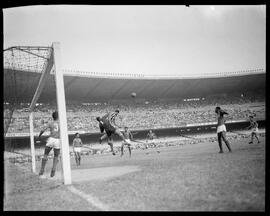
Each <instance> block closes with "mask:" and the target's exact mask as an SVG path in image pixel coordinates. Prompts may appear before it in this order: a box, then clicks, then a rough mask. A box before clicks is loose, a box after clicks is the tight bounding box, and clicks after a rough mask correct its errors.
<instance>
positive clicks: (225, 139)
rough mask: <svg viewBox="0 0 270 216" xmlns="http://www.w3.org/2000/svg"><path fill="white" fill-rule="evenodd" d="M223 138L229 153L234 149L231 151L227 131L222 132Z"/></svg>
mask: <svg viewBox="0 0 270 216" xmlns="http://www.w3.org/2000/svg"><path fill="white" fill-rule="evenodd" d="M221 137H222V139H223V141H224V142H225V144H226V146H227V148H228V149H229V152H231V151H232V149H231V146H230V143H229V141H228V140H227V138H226V131H222V132H221Z"/></svg>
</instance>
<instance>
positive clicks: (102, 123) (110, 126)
mask: <svg viewBox="0 0 270 216" xmlns="http://www.w3.org/2000/svg"><path fill="white" fill-rule="evenodd" d="M118 114H119V110H115V111H114V112H112V113H107V114H106V115H104V116H103V117H101V118H100V117H97V118H96V119H97V121H98V122H99V128H100V132H101V133H103V132H104V131H105V132H106V133H105V134H103V135H102V136H101V137H100V139H99V143H101V142H102V140H103V139H106V138H108V145H109V146H110V147H111V151H112V154H113V155H115V152H114V150H113V139H112V135H113V134H115V135H118V136H119V137H120V138H121V139H122V140H123V141H124V142H126V139H125V137H124V136H123V134H122V133H121V131H120V129H119V126H118V125H116V123H115V118H116V117H117V115H118Z"/></svg>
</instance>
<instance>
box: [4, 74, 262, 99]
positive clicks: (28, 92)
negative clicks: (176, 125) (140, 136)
mask: <svg viewBox="0 0 270 216" xmlns="http://www.w3.org/2000/svg"><path fill="white" fill-rule="evenodd" d="M13 72H14V71H12V70H10V69H4V98H5V100H7V99H8V98H11V97H12V94H14V92H15V91H17V100H18V101H20V102H31V100H32V97H33V95H34V93H35V89H36V87H37V85H38V81H39V78H40V73H39V72H32V71H22V70H20V71H19V70H18V71H15V72H14V73H13ZM53 73H54V72H53V71H52V73H51V75H50V77H49V79H48V80H47V82H46V85H45V88H44V90H43V92H42V94H41V96H40V99H39V102H49V101H55V100H56V92H55V81H54V75H53ZM265 75H266V74H265V71H263V70H253V71H238V72H227V73H226V72H225V73H218V74H204V75H193V76H190V75H183V76H181V77H167V76H145V75H142V74H119V73H97V72H84V71H68V70H64V84H65V94H66V100H67V101H73V100H78V101H82V102H98V101H108V100H112V99H116V100H118V99H128V98H130V94H131V93H132V92H136V93H137V97H138V98H145V99H155V98H190V97H205V96H208V95H212V94H219V93H220V94H222V93H239V94H240V93H243V92H246V91H257V90H262V89H264V88H265V81H266V77H265ZM14 78H15V79H14ZM15 80H16V89H15V88H14V81H15Z"/></svg>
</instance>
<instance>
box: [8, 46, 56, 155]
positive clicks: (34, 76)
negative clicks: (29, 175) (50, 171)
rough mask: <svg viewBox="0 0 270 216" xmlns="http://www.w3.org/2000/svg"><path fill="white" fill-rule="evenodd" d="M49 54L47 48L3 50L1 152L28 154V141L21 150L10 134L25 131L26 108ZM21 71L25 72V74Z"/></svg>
mask: <svg viewBox="0 0 270 216" xmlns="http://www.w3.org/2000/svg"><path fill="white" fill-rule="evenodd" d="M51 53H52V48H51V47H33V46H16V47H10V48H8V49H5V50H4V53H3V56H4V59H3V60H4V62H3V63H4V101H3V103H4V113H3V114H4V138H5V151H8V152H13V153H20V154H23V155H30V149H29V148H30V144H29V148H28V149H27V150H25V149H24V148H21V147H22V145H21V143H20V140H18V139H15V138H14V137H16V136H18V133H28V134H29V120H28V118H29V115H28V113H27V108H28V107H29V105H30V103H31V100H32V98H33V95H34V93H35V90H36V89H37V85H38V82H39V79H40V77H41V75H42V73H43V72H44V71H45V69H46V66H47V62H48V60H49V58H50V55H51ZM25 73H28V74H27V76H25ZM25 77H28V78H29V79H27V80H26V79H25ZM26 95H27V96H26ZM29 142H30V140H29ZM24 146H25V145H24ZM37 150H38V149H37Z"/></svg>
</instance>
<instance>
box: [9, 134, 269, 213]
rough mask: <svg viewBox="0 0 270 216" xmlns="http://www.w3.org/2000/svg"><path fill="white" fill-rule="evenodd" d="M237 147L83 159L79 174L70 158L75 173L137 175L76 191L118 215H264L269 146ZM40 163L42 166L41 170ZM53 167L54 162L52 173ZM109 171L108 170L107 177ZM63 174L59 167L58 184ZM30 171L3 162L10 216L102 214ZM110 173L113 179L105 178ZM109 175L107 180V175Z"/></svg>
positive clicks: (93, 182)
mask: <svg viewBox="0 0 270 216" xmlns="http://www.w3.org/2000/svg"><path fill="white" fill-rule="evenodd" d="M260 139H261V143H260V144H257V143H256V142H255V143H254V144H252V145H249V144H248V141H249V139H247V138H239V139H235V140H231V141H230V142H231V146H232V150H233V152H232V153H228V152H227V149H226V147H225V146H224V151H225V153H224V154H219V153H218V150H219V149H218V144H217V142H203V143H198V144H193V145H188V144H187V145H183V146H171V147H162V148H154V149H147V150H134V151H133V152H132V157H131V158H129V156H128V152H125V155H124V156H123V157H122V158H121V157H120V156H119V154H118V155H115V156H113V155H110V154H107V155H89V156H83V157H82V161H81V166H76V165H75V160H74V158H71V168H72V171H73V172H74V171H77V170H79V171H80V172H81V171H84V172H91V169H94V168H95V169H96V170H97V168H100V172H105V171H104V170H105V169H106V168H108V167H114V169H115V171H114V170H111V172H117V169H118V168H117V167H119V169H121V167H123V166H125V167H137V168H139V169H137V170H135V171H133V172H132V171H130V172H128V173H126V174H122V175H112V176H111V177H109V178H108V175H107V178H102V177H101V178H96V179H95V178H94V179H89V180H87V179H83V180H82V181H76V182H74V183H73V187H74V188H76V189H77V190H78V191H81V192H83V193H84V194H89V195H91V196H93V197H95V198H97V199H98V200H99V201H100V202H102V203H104V204H106V206H108V208H109V210H120V211H264V210H265V139H264V138H263V137H260ZM39 166H40V162H39V163H38V169H39ZM51 166H52V161H51V160H50V161H48V163H47V166H46V168H47V170H48V171H49V170H50V168H51ZM102 168H104V170H102ZM60 169H61V166H58V173H57V175H58V177H61V174H60ZM30 170H31V165H30V164H24V165H20V166H17V165H14V164H11V163H9V162H5V198H4V210H53V211H55V210H62V211H65V210H66V211H92V210H94V211H95V210H101V209H99V208H97V207H95V206H94V205H91V204H90V203H89V202H88V201H87V200H86V199H84V198H82V197H80V196H78V195H76V194H74V193H72V192H71V191H70V190H68V189H67V186H65V185H62V183H61V181H59V180H48V179H39V178H38V176H37V175H35V174H32V173H31V172H30ZM106 172H108V171H106ZM107 174H108V173H107Z"/></svg>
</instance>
